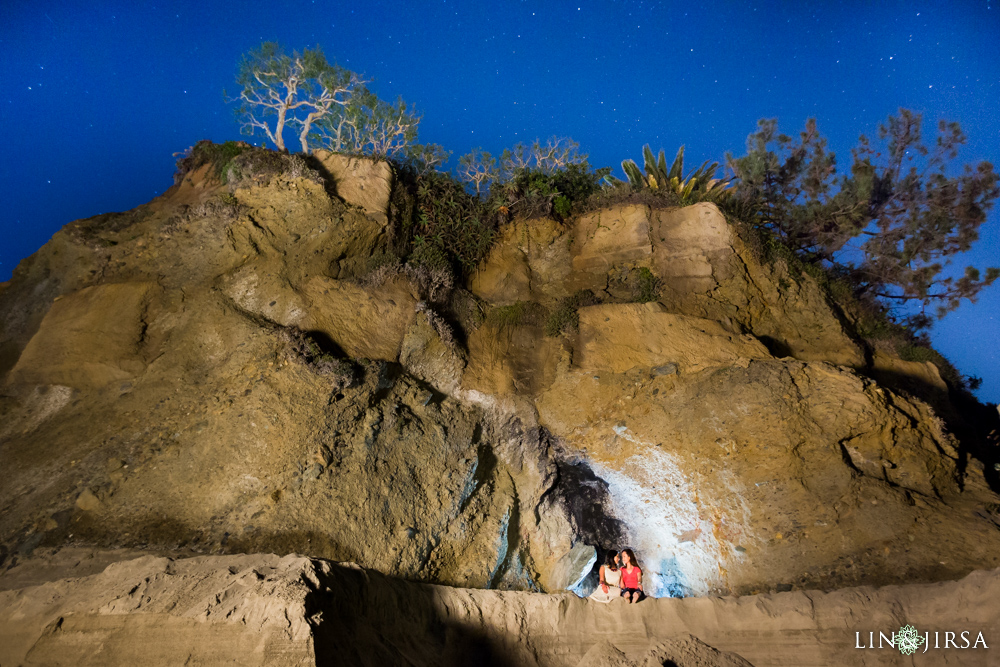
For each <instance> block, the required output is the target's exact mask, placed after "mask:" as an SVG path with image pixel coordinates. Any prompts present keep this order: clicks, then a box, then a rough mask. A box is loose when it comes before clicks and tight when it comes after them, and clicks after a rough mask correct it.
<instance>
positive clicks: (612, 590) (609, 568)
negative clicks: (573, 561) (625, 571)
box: [590, 549, 622, 603]
mask: <svg viewBox="0 0 1000 667" xmlns="http://www.w3.org/2000/svg"><path fill="white" fill-rule="evenodd" d="M599 572H600V576H601V583H600V584H599V585H598V586H597V590H595V591H594V592H593V593H591V594H590V599H591V600H594V601H595V602H604V603H607V602H611V601H612V600H614V599H616V598H619V597H621V594H622V589H621V582H622V572H621V557H620V556H619V555H618V552H617V551H615V550H614V549H612V550H611V551H609V552H608V555H607V557H606V558H605V559H604V565H602V566H601V569H600V571H599Z"/></svg>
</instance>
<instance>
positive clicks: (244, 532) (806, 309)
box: [0, 153, 1000, 596]
mask: <svg viewBox="0 0 1000 667" xmlns="http://www.w3.org/2000/svg"><path fill="white" fill-rule="evenodd" d="M274 160H277V161H278V162H279V163H280V164H279V165H278V167H279V168H276V169H275V168H273V166H274V165H271V167H272V168H269V169H257V170H256V171H255V170H254V168H253V165H250V164H246V165H243V168H242V170H241V171H240V178H238V179H236V178H233V179H231V182H230V183H229V184H225V185H224V184H222V183H221V182H220V180H219V179H218V178H216V177H215V176H214V175H213V173H212V172H211V166H210V165H206V166H204V167H201V168H200V169H198V170H195V171H192V172H190V173H188V174H186V175H184V177H183V179H182V180H181V181H180V182H179V183H178V184H177V185H175V186H174V187H173V188H171V189H170V190H169V191H168V192H167V193H165V194H164V195H163V196H161V197H158V198H157V199H155V200H153V201H152V202H150V203H149V204H147V205H144V206H141V207H139V208H138V209H135V210H133V211H129V212H126V213H120V214H107V215H102V216H98V217H96V218H90V219H87V220H81V221H77V222H74V223H71V224H70V225H67V226H66V227H65V228H64V229H63V230H61V231H60V232H58V233H57V234H56V235H55V236H54V237H53V238H52V240H51V241H50V242H49V243H47V244H46V245H45V246H44V247H43V248H42V249H41V250H39V251H38V253H36V254H35V255H33V256H32V257H30V258H28V259H26V260H24V262H22V263H21V265H20V266H19V267H18V268H17V270H16V271H15V273H14V277H13V279H12V280H11V282H10V283H8V284H6V285H4V286H3V287H2V289H0V316H2V320H0V382H2V387H3V389H2V392H3V393H2V396H0V467H2V469H3V470H4V483H3V485H2V486H0V542H2V547H0V549H2V551H0V555H2V558H3V563H4V566H5V567H10V566H11V565H13V564H16V563H18V562H20V561H22V560H23V559H25V558H26V557H28V556H29V555H30V554H31V553H32V552H33V550H35V549H37V548H39V547H56V546H60V545H66V544H77V543H86V544H94V545H99V546H103V547H130V548H155V549H157V550H160V552H161V553H170V554H201V553H215V554H218V553H253V552H273V553H277V554H289V553H303V554H307V555H309V556H313V557H322V558H328V559H333V560H338V561H353V562H356V563H359V564H361V565H363V566H364V567H366V568H372V569H375V570H378V571H380V572H383V573H386V574H390V575H397V576H401V577H404V578H408V579H414V580H422V581H428V582H435V583H442V584H448V585H453V586H465V587H471V588H502V589H518V590H539V591H560V590H565V589H573V590H576V591H580V592H584V591H586V590H587V588H588V586H593V568H592V566H593V563H594V560H595V558H596V551H597V550H601V549H605V548H608V547H622V546H626V545H628V546H632V547H633V548H634V549H636V551H637V553H638V556H639V559H640V562H641V563H642V564H643V566H644V568H645V571H646V573H647V583H648V586H647V587H648V589H649V590H650V592H652V593H654V594H656V595H659V596H667V595H673V596H692V595H694V596H698V595H706V594H710V593H716V592H724V593H725V592H734V593H751V592H757V591H768V590H774V589H780V590H788V589H798V588H804V587H813V588H817V587H818V588H824V589H832V588H838V587H841V586H846V585H852V584H861V583H867V584H885V583H896V582H912V581H936V580H942V579H951V578H957V577H960V576H963V575H965V574H967V573H968V572H970V571H972V570H974V569H976V568H982V567H995V566H996V565H997V564H998V563H1000V556H998V554H1000V504H998V501H1000V498H998V496H997V495H996V494H995V493H993V491H991V490H990V488H989V485H988V484H987V481H986V477H985V476H984V471H983V466H982V465H981V464H980V463H979V462H978V461H977V460H975V459H974V458H970V457H969V456H968V452H967V447H966V446H964V445H963V444H962V443H960V442H959V441H958V440H957V439H956V437H955V436H954V435H953V434H951V433H950V432H949V429H948V427H947V426H946V425H945V422H943V421H942V419H941V418H940V417H939V414H940V413H941V407H940V406H941V405H945V407H947V406H946V403H947V387H946V386H945V385H944V383H943V382H942V381H941V379H940V375H939V374H938V373H937V369H936V368H935V367H934V366H933V365H932V364H918V363H915V362H905V361H902V360H900V359H896V358H892V357H887V356H885V355H884V354H880V355H874V354H873V352H872V350H870V349H868V348H867V347H866V346H865V345H864V343H863V342H862V341H860V340H859V339H858V338H857V337H856V336H855V334H854V333H853V331H854V326H853V323H852V322H851V320H850V317H849V316H847V315H845V314H844V313H843V312H841V311H840V310H839V309H838V308H836V307H835V305H834V304H832V303H831V301H830V299H829V298H828V296H827V295H826V293H825V292H824V290H823V289H822V287H821V286H820V285H818V284H817V283H816V282H815V281H814V280H812V279H811V278H810V277H809V276H808V275H806V274H804V273H802V272H800V271H797V270H795V269H794V268H792V267H789V266H788V264H787V263H785V262H781V261H778V262H773V263H769V262H764V261H761V260H760V259H759V258H758V257H757V256H756V254H755V253H754V252H753V249H752V248H751V247H749V246H748V245H747V244H746V243H745V242H744V241H743V240H742V239H741V237H740V235H739V234H737V233H736V232H735V230H734V228H733V227H732V226H731V225H730V224H729V223H728V222H727V221H726V219H725V218H724V217H723V216H722V215H721V214H720V212H719V211H718V209H716V208H715V207H714V206H713V205H710V204H699V205H696V206H692V207H688V208H683V209H669V210H666V209H664V210H659V209H654V208H650V207H648V206H645V205H626V206H614V207H610V208H606V209H603V210H599V211H594V212H591V213H588V214H585V215H582V216H579V217H578V218H576V219H574V220H571V221H566V222H560V221H555V220H549V219H541V220H538V219H536V220H527V221H526V220H515V221H511V222H510V223H508V224H507V225H506V226H505V227H504V228H502V229H501V230H500V231H499V238H498V240H497V242H496V244H495V246H494V248H493V250H492V252H491V254H490V256H489V257H488V258H487V259H486V260H485V261H484V262H483V264H482V265H481V266H480V267H479V270H478V271H477V272H476V273H475V274H474V275H473V276H472V277H471V279H470V280H469V281H468V283H467V284H464V285H450V284H448V281H447V280H443V279H442V278H441V277H440V276H435V275H432V274H431V273H429V272H427V271H421V270H416V269H412V268H406V267H403V266H399V265H392V264H391V263H389V264H387V263H385V262H384V261H383V260H384V258H385V257H387V256H390V255H391V253H392V252H393V249H394V248H395V247H396V246H397V245H398V239H399V234H400V229H399V221H398V219H397V217H398V216H397V212H396V211H395V210H394V209H395V207H394V206H392V205H391V201H392V200H393V198H394V197H397V196H398V195H400V192H399V189H400V188H401V187H402V186H401V185H400V184H398V183H396V182H395V180H394V174H393V171H392V169H391V168H390V166H389V165H387V164H385V163H373V162H370V161H367V160H361V159H357V158H347V157H343V156H338V155H330V154H324V153H321V154H319V155H318V156H317V158H316V159H315V160H314V161H313V162H311V163H309V164H307V163H305V162H304V161H302V160H301V159H300V158H297V157H288V156H284V157H275V158H274ZM403 194H405V193H403ZM559 317H563V320H559ZM553 318H555V319H553ZM553 322H555V324H556V325H558V326H555V327H553ZM563 325H565V326H563ZM547 328H548V329H549V333H550V334H552V333H555V334H557V335H546V329H547ZM876 357H877V358H876ZM879 370H881V371H882V372H883V375H882V376H879V373H878V371H879ZM873 377H895V378H900V377H903V378H910V379H911V380H913V382H916V383H918V384H919V385H920V386H922V387H924V388H929V389H930V393H925V394H924V396H925V398H926V397H927V396H931V397H933V396H934V395H937V396H939V397H943V398H940V401H939V402H938V405H936V406H935V407H931V405H929V404H928V403H927V402H925V401H924V400H922V399H921V398H918V397H917V395H918V393H916V392H915V393H906V392H903V391H902V390H898V389H897V390H893V389H891V388H890V386H889V385H884V384H880V383H879V382H877V381H876V380H874V379H872V378H873ZM893 386H897V387H898V386H901V385H898V384H897V385H893ZM934 392H937V394H934ZM929 400H931V401H932V402H934V401H933V398H931V399H929Z"/></svg>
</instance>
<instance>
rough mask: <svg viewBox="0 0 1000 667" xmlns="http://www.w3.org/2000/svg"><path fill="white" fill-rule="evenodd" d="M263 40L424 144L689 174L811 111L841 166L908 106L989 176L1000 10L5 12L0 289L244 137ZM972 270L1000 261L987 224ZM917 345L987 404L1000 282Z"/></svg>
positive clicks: (92, 8)
mask: <svg viewBox="0 0 1000 667" xmlns="http://www.w3.org/2000/svg"><path fill="white" fill-rule="evenodd" d="M991 2H992V4H993V6H992V7H991ZM262 41H278V42H280V43H282V44H284V45H285V46H286V47H288V48H289V49H292V48H296V49H302V48H306V47H313V46H316V45H319V46H320V47H322V48H323V50H324V52H325V53H326V55H327V57H328V58H329V59H330V60H332V61H337V62H338V63H339V64H341V65H343V66H345V67H347V68H349V69H352V70H355V71H358V72H361V73H363V74H365V75H366V76H367V77H369V78H374V83H373V84H371V88H372V89H373V90H375V92H377V93H378V94H379V95H380V96H381V97H383V98H385V99H395V98H396V97H397V96H399V95H402V97H403V98H404V99H405V100H407V101H408V102H409V103H411V104H413V105H415V107H416V108H417V109H418V110H419V111H421V112H422V113H423V114H424V120H423V122H422V123H421V126H420V140H421V141H423V142H434V143H440V144H443V145H444V146H445V147H446V148H447V149H449V150H452V151H454V152H455V154H456V156H457V155H460V154H462V153H464V152H467V151H468V150H470V149H471V148H473V147H476V146H481V147H483V148H484V149H486V150H490V151H492V152H494V153H499V152H500V151H501V150H502V149H503V148H504V147H507V146H511V145H513V144H514V143H516V142H518V141H530V140H532V139H534V138H536V137H538V138H542V139H545V138H547V137H549V136H552V135H559V136H570V137H572V138H573V139H575V140H576V141H578V142H579V143H580V145H581V149H582V150H583V151H585V152H587V153H589V154H590V163H591V165H593V166H605V165H607V166H614V167H615V168H616V172H618V173H619V175H621V174H620V171H619V166H618V165H619V164H620V162H621V160H622V159H624V158H633V159H635V160H637V161H639V162H640V164H641V148H642V145H643V144H645V143H649V144H651V145H652V147H653V149H654V150H658V149H660V148H664V149H666V151H667V153H668V156H673V154H674V152H676V150H677V148H678V146H680V145H681V144H684V145H686V147H687V149H686V158H687V160H686V163H687V165H688V167H693V166H697V165H698V164H700V163H701V162H702V161H704V160H706V159H712V160H719V161H721V160H722V158H723V155H724V153H725V151H727V150H731V151H733V152H734V153H736V154H737V155H739V154H742V153H743V152H744V147H745V140H746V136H747V135H748V134H749V133H751V132H752V131H753V130H754V128H755V126H756V121H757V120H758V119H759V118H763V117H777V118H778V121H779V128H780V129H781V130H782V131H784V132H786V133H788V134H797V133H798V131H799V130H801V129H802V127H803V125H804V123H805V120H806V119H807V118H808V117H810V116H814V117H816V118H817V120H818V123H819V129H820V131H821V132H822V133H823V134H824V135H825V136H827V137H828V138H829V140H830V148H831V149H832V150H834V151H835V152H836V153H837V155H838V158H839V162H840V166H841V168H842V169H843V168H846V167H848V166H849V163H850V148H851V147H852V146H854V144H855V142H856V140H857V137H858V134H860V133H865V134H867V135H868V136H869V137H874V136H876V134H877V128H878V125H879V123H880V122H882V121H884V120H885V118H886V117H887V116H888V115H889V114H891V113H895V112H896V111H897V109H898V108H899V107H907V108H910V109H913V110H914V111H917V112H920V113H923V115H924V120H925V138H926V137H927V130H931V131H932V132H933V128H934V127H935V126H936V123H937V120H939V119H941V118H946V119H948V120H956V121H958V122H959V123H961V125H962V128H963V130H964V131H965V133H966V134H967V135H968V144H967V145H966V146H965V148H964V150H963V151H962V152H961V153H960V155H959V160H960V161H961V162H976V161H979V160H989V161H991V162H992V163H993V164H994V165H1000V109H998V104H1000V0H968V1H966V0H954V1H952V2H948V3H943V2H913V1H906V2H869V1H864V2H862V1H860V0H858V1H854V2H823V3H815V2H791V1H781V2H770V3H768V2H757V3H753V2H724V1H719V2H715V3H695V2H676V3H673V2H641V1H630V0H617V1H604V2H590V1H586V2H585V1H582V0H580V1H577V2H514V1H508V0H504V1H501V2H455V1H453V0H445V1H442V0H438V1H436V2H419V1H415V0H414V1H411V2H377V1H372V0H366V1H364V2H354V3H351V2H326V1H324V0H312V1H304V2H303V1H297V2H296V1H287V2H273V1H272V2H266V3H265V2H232V1H231V0H230V1H229V2H214V1H212V0H199V1H198V2H171V3H137V2H134V0H130V1H129V2H97V3H82V2H43V1H37V0H32V1H31V2H25V1H15V0H9V1H7V2H4V3H2V5H0V82H2V93H3V97H2V98H0V103H2V107H0V108H2V122H3V129H4V135H5V136H4V141H3V153H2V155H3V159H2V161H0V182H2V184H3V185H2V188H3V189H2V211H0V281H3V280H8V279H9V278H10V274H11V271H12V270H13V268H14V267H15V265H16V264H17V262H18V261H20V260H21V259H22V258H23V257H26V256H28V255H30V254H31V253H33V252H34V251H35V250H37V249H38V248H39V247H40V246H41V245H42V244H44V243H45V241H46V240H48V238H49V237H50V236H51V235H52V234H53V233H54V232H55V231H56V230H58V229H59V228H60V227H62V226H63V225H65V224H66V223H67V222H70V221H71V220H74V219H77V218H82V217H89V216H92V215H96V214H98V213H103V212H108V211H121V210H127V209H130V208H133V207H135V206H137V205H139V204H142V203H144V202H146V201H148V200H149V199H151V198H152V197H154V196H156V195H158V194H160V193H162V192H163V191H164V190H166V189H167V188H168V187H169V186H170V185H171V183H172V179H171V175H172V173H173V170H174V160H175V158H174V157H172V154H173V153H176V152H178V151H183V150H184V149H185V148H187V147H189V146H191V145H192V144H194V143H195V142H196V141H198V140H199V139H211V140H213V141H217V142H222V141H226V140H229V139H239V138H241V137H240V135H239V129H238V126H237V124H236V122H235V120H234V117H233V113H232V108H231V105H229V106H227V105H226V103H225V100H224V98H223V92H222V91H223V89H224V88H227V89H228V90H229V91H230V92H231V93H232V92H233V91H234V89H235V86H234V75H235V71H236V65H237V62H238V60H239V58H240V55H241V54H243V53H245V52H246V51H249V50H250V49H252V48H255V47H257V46H259V45H260V43H261V42H262ZM288 138H289V145H290V147H291V148H292V149H293V150H294V149H295V148H297V143H296V141H294V140H292V137H291V134H289V136H288ZM931 138H932V137H931ZM261 140H262V137H261V138H258V139H257V140H256V141H261ZM967 259H968V260H969V261H968V262H965V263H970V262H971V263H974V264H976V265H978V266H980V267H981V268H982V267H985V266H986V265H988V264H993V265H998V264H1000V211H998V210H994V211H993V212H992V213H991V216H990V219H989V221H988V222H987V223H986V224H985V225H984V226H983V228H982V240H981V241H980V243H979V244H978V247H977V249H976V250H974V251H973V252H972V253H970V256H969V257H968V258H967ZM932 337H933V340H934V342H935V344H936V346H937V347H938V349H939V350H940V351H941V352H943V353H944V354H945V355H946V356H947V357H949V358H950V359H951V360H952V361H953V362H954V363H955V364H956V365H957V366H958V368H959V370H960V371H961V372H963V373H965V374H967V375H976V376H980V377H982V378H983V380H984V382H983V386H982V388H981V389H980V391H979V392H978V395H979V396H980V398H982V399H985V400H988V401H991V402H998V401H1000V351H998V348H1000V285H994V286H993V287H992V288H990V289H989V290H987V291H986V292H985V293H984V294H983V296H982V297H981V298H980V300H979V302H978V303H976V304H974V305H970V304H965V305H963V306H962V308H960V309H959V310H958V311H956V312H954V313H952V314H951V315H949V316H948V317H946V318H945V319H944V320H943V321H941V322H940V323H938V324H937V325H936V326H935V329H934V330H933V332H932Z"/></svg>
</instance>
